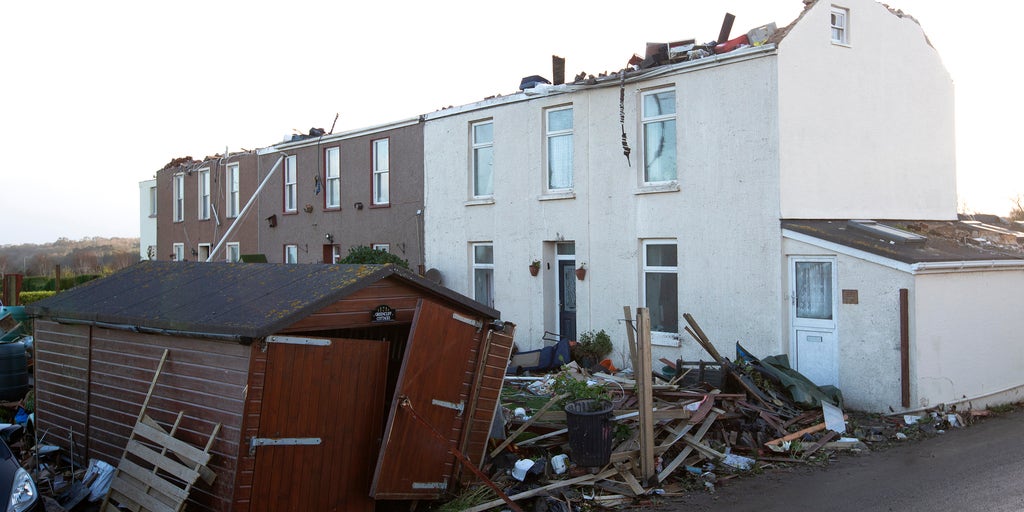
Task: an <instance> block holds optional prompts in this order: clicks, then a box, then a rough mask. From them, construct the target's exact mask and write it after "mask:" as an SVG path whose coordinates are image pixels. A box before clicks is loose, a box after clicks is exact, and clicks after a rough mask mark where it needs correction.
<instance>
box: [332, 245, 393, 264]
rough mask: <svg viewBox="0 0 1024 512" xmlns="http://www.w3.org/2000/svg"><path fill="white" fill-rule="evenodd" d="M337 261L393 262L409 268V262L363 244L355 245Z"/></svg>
mask: <svg viewBox="0 0 1024 512" xmlns="http://www.w3.org/2000/svg"><path fill="white" fill-rule="evenodd" d="M338 263H346V264H350V265H383V264H386V263H394V264H395V265H399V266H402V267H405V268H409V262H408V261H405V260H403V259H402V258H399V257H398V256H395V255H394V254H391V253H390V252H387V251H382V250H379V249H374V248H372V247H367V246H365V245H357V246H355V247H353V248H351V249H349V250H348V256H345V257H344V258H342V259H341V261H339V262H338Z"/></svg>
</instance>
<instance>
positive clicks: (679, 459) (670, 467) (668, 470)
mask: <svg viewBox="0 0 1024 512" xmlns="http://www.w3.org/2000/svg"><path fill="white" fill-rule="evenodd" d="M717 418H718V411H716V410H712V411H711V413H710V414H708V417H707V418H705V419H704V423H702V424H701V426H700V429H698V430H697V433H696V434H695V435H693V436H692V439H695V440H697V441H700V440H701V439H703V438H704V434H707V432H708V429H710V428H711V424H712V423H714V422H715V420H716V419H717ZM691 452H693V446H691V445H687V446H685V447H683V449H682V450H680V452H679V454H678V455H676V457H675V458H674V459H672V461H671V462H669V463H668V464H667V465H666V466H665V467H664V468H663V469H662V470H661V473H658V481H659V482H662V481H664V480H665V479H666V478H668V476H669V475H671V474H672V472H673V471H675V470H676V468H678V467H679V465H680V464H682V463H683V461H685V460H686V457H688V456H689V455H690V453H691Z"/></svg>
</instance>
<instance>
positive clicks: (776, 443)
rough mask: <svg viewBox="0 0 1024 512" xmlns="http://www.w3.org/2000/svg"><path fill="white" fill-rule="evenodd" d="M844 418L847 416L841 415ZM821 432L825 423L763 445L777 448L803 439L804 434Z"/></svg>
mask: <svg viewBox="0 0 1024 512" xmlns="http://www.w3.org/2000/svg"><path fill="white" fill-rule="evenodd" d="M846 418H847V415H846V414H844V415H843V419H846ZM822 430H825V423H824V422H822V423H818V424H817V425H811V426H810V427H807V428H805V429H803V430H797V431H796V432H793V433H792V434H788V435H785V436H782V437H780V438H778V439H772V440H771V441H768V442H766V443H764V444H765V446H767V445H770V444H774V445H776V446H778V445H780V444H782V443H785V442H786V441H792V440H794V439H799V438H801V437H803V435H804V434H813V433H815V432H820V431H822Z"/></svg>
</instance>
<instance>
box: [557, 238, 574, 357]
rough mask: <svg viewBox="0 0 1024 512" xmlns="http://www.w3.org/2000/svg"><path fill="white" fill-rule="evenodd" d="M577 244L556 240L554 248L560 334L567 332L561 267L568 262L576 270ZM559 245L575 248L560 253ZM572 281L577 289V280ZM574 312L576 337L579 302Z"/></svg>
mask: <svg viewBox="0 0 1024 512" xmlns="http://www.w3.org/2000/svg"><path fill="white" fill-rule="evenodd" d="M575 245H576V244H575V243H573V242H555V247H554V249H555V271H554V272H552V274H553V275H554V280H555V297H554V302H555V332H556V333H558V335H559V336H561V335H563V334H565V333H563V332H562V303H561V300H560V299H561V297H562V268H561V267H562V265H563V264H564V263H568V264H569V266H570V267H572V268H573V270H574V271H575V269H576V247H575ZM559 246H565V247H570V246H571V247H572V248H573V251H572V254H559V252H558V248H559ZM572 283H573V289H574V290H575V288H576V281H573V282H572ZM574 314H575V315H576V331H577V332H574V333H573V336H572V338H573V339H575V338H576V336H577V335H578V334H579V302H577V303H576V312H575V313H574Z"/></svg>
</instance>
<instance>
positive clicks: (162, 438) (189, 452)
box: [135, 415, 210, 465]
mask: <svg viewBox="0 0 1024 512" xmlns="http://www.w3.org/2000/svg"><path fill="white" fill-rule="evenodd" d="M146 420H149V421H146ZM153 425H157V428H154V427H153ZM135 435H136V436H141V437H144V438H146V439H149V440H150V441H152V442H154V443H156V444H157V445H159V446H161V447H163V448H167V449H168V450H170V451H172V452H175V453H177V454H180V455H181V456H183V457H185V459H186V460H187V461H189V462H195V463H198V464H202V465H206V463H208V462H210V454H209V453H206V452H204V451H203V450H200V449H199V448H196V447H195V446H192V445H190V444H188V443H186V442H184V441H181V440H179V439H176V438H174V437H171V435H170V434H168V433H167V432H165V431H164V430H163V429H162V428H160V427H159V425H158V424H157V423H156V422H155V421H153V420H152V418H149V417H148V416H146V415H143V419H142V420H140V421H139V422H138V423H136V424H135Z"/></svg>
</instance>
